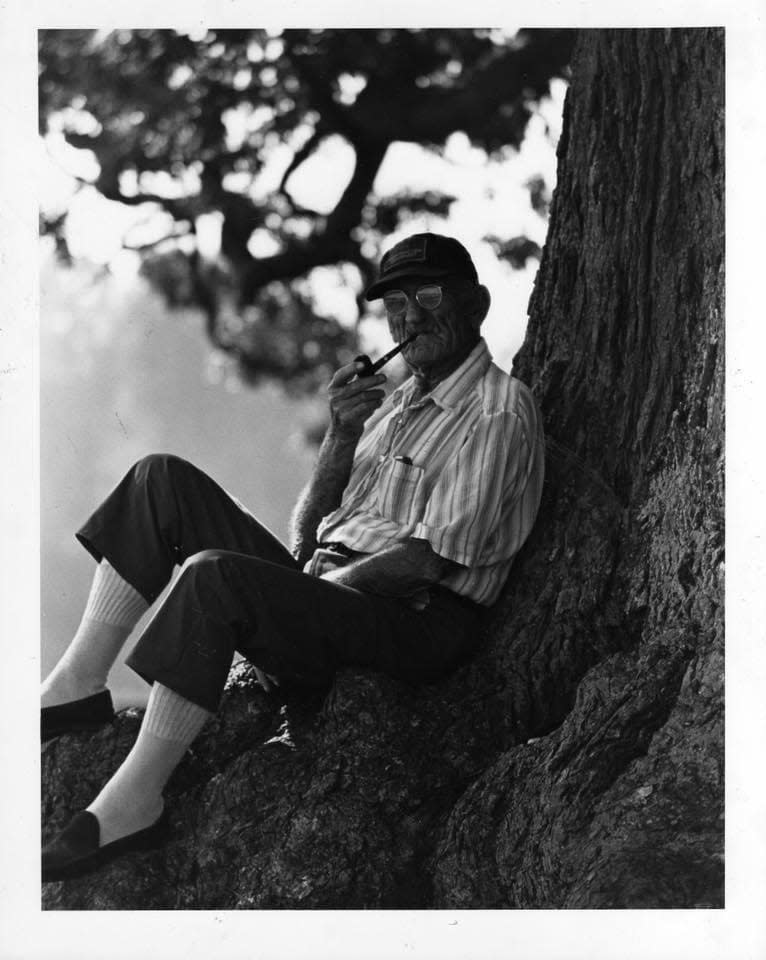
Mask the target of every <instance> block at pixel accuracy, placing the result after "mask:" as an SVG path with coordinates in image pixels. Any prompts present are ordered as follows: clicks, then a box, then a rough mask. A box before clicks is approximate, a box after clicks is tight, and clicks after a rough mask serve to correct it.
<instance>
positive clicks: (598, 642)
mask: <svg viewBox="0 0 766 960" xmlns="http://www.w3.org/2000/svg"><path fill="white" fill-rule="evenodd" d="M722 229H723V33H722V31H718V30H673V31H669V30H658V31H597V32H588V33H584V34H583V35H581V37H580V39H579V42H578V46H577V50H576V54H575V59H574V63H573V77H572V85H571V89H570V92H569V95H568V98H567V104H566V110H565V122H564V132H563V135H562V139H561V143H560V146H559V182H558V186H557V189H556V194H555V199H554V206H553V210H552V218H551V229H550V235H549V238H548V242H547V244H546V248H545V252H544V256H543V262H542V265H541V269H540V272H539V276H538V281H537V286H536V288H535V293H534V295H533V298H532V302H531V320H530V326H529V331H528V334H527V339H526V342H525V345H524V348H523V349H522V351H521V353H520V354H519V356H518V357H517V364H516V372H517V374H518V375H519V376H521V377H522V379H525V380H526V381H527V382H528V383H530V384H532V385H533V386H534V388H535V391H536V394H537V396H538V398H539V400H540V402H541V405H542V408H543V411H544V415H545V422H546V427H547V431H548V435H549V437H550V440H551V443H550V449H549V462H548V476H547V483H546V488H545V493H544V501H543V505H542V510H541V515H540V520H539V522H538V524H537V526H536V528H535V530H534V532H533V535H532V537H531V539H530V541H529V543H528V544H527V546H526V547H525V548H524V550H523V553H522V555H521V556H520V558H519V560H518V562H517V563H516V565H515V567H514V571H513V575H512V577H511V580H510V582H509V584H508V587H507V589H506V591H505V593H504V595H503V597H502V598H501V600H500V602H499V603H498V604H497V606H496V608H495V609H494V610H493V611H492V612H491V614H490V615H489V616H488V621H487V627H486V631H485V635H484V637H483V639H482V643H481V647H480V649H479V652H478V654H477V656H476V658H475V659H474V660H473V661H472V663H470V664H469V665H467V666H466V667H464V668H462V669H461V670H460V671H458V672H457V673H456V674H455V675H454V676H453V677H451V678H450V679H449V680H448V681H447V682H445V683H443V684H440V685H438V686H435V687H428V688H425V689H419V690H414V689H409V688H407V687H405V686H403V685H401V684H398V683H396V682H394V681H392V680H390V679H387V678H385V677H382V676H379V675H374V674H370V673H367V672H364V671H355V670H347V671H344V672H343V673H342V674H340V675H339V676H338V678H337V680H336V682H335V683H334V685H333V688H332V690H331V691H329V692H328V694H327V696H326V697H317V698H315V699H314V700H305V699H304V700H302V699H300V698H298V697H294V696H289V697H287V702H286V703H284V704H283V703H280V702H279V700H278V699H276V698H274V697H273V696H267V695H266V694H264V693H262V692H261V691H260V690H259V688H257V687H256V686H255V685H254V683H253V682H252V679H251V677H250V674H249V672H248V669H247V668H238V669H237V670H235V672H234V676H233V680H232V684H231V689H230V692H229V695H228V697H227V699H226V702H225V707H224V709H223V711H222V713H221V715H220V716H219V718H218V719H217V720H216V721H215V724H214V725H213V726H212V728H211V729H210V730H209V731H207V732H206V733H205V734H203V736H202V737H201V739H200V741H199V742H198V744H197V745H195V748H194V750H193V752H192V754H191V755H190V757H189V758H188V759H187V760H186V761H184V763H183V764H182V766H181V767H180V768H179V770H178V771H177V773H176V775H175V776H174V778H173V780H172V781H171V785H170V790H169V805H170V809H171V811H172V821H173V836H172V839H171V842H170V844H169V845H168V846H167V847H166V848H165V849H163V850H162V851H159V852H155V853H150V854H141V855H133V856H129V857H126V858H125V859H123V860H121V861H119V862H117V863H115V864H113V865H111V866H109V867H106V868H104V869H103V870H101V871H100V872H99V873H98V874H96V875H94V876H92V877H86V878H83V879H81V880H78V881H72V882H69V883H66V884H51V885H48V886H47V887H46V888H45V891H44V906H45V907H47V908H49V909H51V908H53V909H55V908H58V909H61V908H64V909H87V908H91V909H94V908H95V909H100V908H113V909H114V908H120V909H141V908H154V909H157V908H163V907H181V908H218V909H221V908H248V907H250V908H254V907H264V908H301V907H321V908H386V907H396V908H428V907H436V908H503V907H511V908H522V907H523V908H546V907H547V908H551V907H588V908H594V907H612V908H619V907H634V908H638V907H693V906H714V907H719V906H722V905H723V757H722V752H723V729H722V728H723V515H722V514H723V411H724V373H723V359H724V358H723V312H722V309H723V308H722V294H723V273H722V271H723V239H722ZM137 725H138V718H137V716H135V715H134V714H133V713H127V714H123V715H122V716H121V717H120V718H119V720H118V722H117V724H116V726H115V728H114V729H108V730H105V731H103V732H101V733H99V734H97V735H95V736H90V737H87V736H82V735H77V736H75V735H73V736H70V737H62V738H60V739H59V740H57V741H53V742H52V743H50V744H49V745H47V746H46V747H45V749H44V753H43V775H44V783H45V785H46V789H45V791H44V797H43V820H44V823H45V830H46V834H47V833H49V832H51V831H53V830H55V829H57V828H59V827H60V826H61V825H62V824H63V823H64V822H65V820H66V819H67V818H68V816H69V815H70V814H71V813H72V812H73V811H74V810H76V809H79V808H81V807H82V806H83V805H85V804H86V803H87V802H88V801H89V800H90V799H91V797H92V795H93V793H94V791H95V790H97V789H98V788H99V786H100V784H101V783H102V782H103V781H105V780H106V779H107V778H108V776H109V775H110V774H111V772H112V771H113V770H114V768H115V766H116V764H117V763H118V762H119V760H120V758H121V757H122V756H123V755H124V754H125V753H126V752H127V750H128V748H129V745H130V743H131V741H132V738H133V735H134V733H135V730H136V728H137Z"/></svg>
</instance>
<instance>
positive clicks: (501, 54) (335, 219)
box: [39, 29, 572, 385]
mask: <svg viewBox="0 0 766 960" xmlns="http://www.w3.org/2000/svg"><path fill="white" fill-rule="evenodd" d="M571 46H572V33H571V32H570V31H562V30H521V31H519V32H518V33H516V34H515V35H514V36H512V37H509V36H506V35H502V34H500V33H498V32H497V31H493V30H490V29H457V30H455V29H426V30H411V29H372V30H361V29H348V30H338V29H327V30H320V29H315V30H309V29H295V30H292V29H291V30H284V31H267V30H215V31H208V32H207V33H205V35H204V36H198V37H195V36H193V35H189V34H185V33H181V32H176V31H171V30H117V31H114V32H109V33H103V32H100V31H94V30H43V31H41V32H40V83H39V91H40V124H41V132H42V133H46V132H47V131H48V130H49V129H51V128H52V124H53V123H54V122H55V123H56V124H57V129H59V130H60V131H61V133H63V135H64V137H65V138H66V140H67V142H68V143H69V144H70V145H72V146H74V147H76V148H80V149H88V150H90V151H92V153H93V154H94V155H95V158H96V160H97V163H98V174H97V176H96V178H95V180H94V182H93V185H94V186H95V187H96V189H97V190H98V191H99V192H100V193H101V194H102V195H103V196H104V197H106V198H108V199H110V200H115V201H119V202H120V203H124V204H130V205H134V206H135V205H139V204H152V205H154V207H155V208H156V209H158V210H160V211H163V212H164V214H165V215H166V220H167V222H168V225H169V228H168V231H167V234H166V235H165V236H163V237H162V238H161V239H160V240H159V241H156V242H152V243H150V244H146V245H144V246H142V247H140V248H139V249H140V253H141V256H142V260H143V268H142V269H143V271H144V273H145V275H146V276H147V277H149V279H150V280H151V281H152V282H153V283H154V284H155V285H156V286H157V287H158V288H159V289H160V290H161V291H162V292H163V294H164V295H165V297H166V298H167V301H168V303H169V304H170V305H174V306H178V305H196V306H199V307H201V308H202V309H203V310H204V313H205V316H206V322H207V331H208V334H209V336H210V339H211V341H212V342H213V343H214V344H215V345H216V346H217V347H219V348H221V349H223V350H225V351H227V352H228V353H230V354H233V355H234V356H235V357H236V358H237V360H238V362H239V365H240V368H241V372H242V374H243V375H244V376H245V377H246V378H250V379H253V378H255V377H256V376H258V375H259V374H263V373H270V374H273V375H277V376H279V377H281V378H283V379H284V380H286V381H288V382H291V383H293V384H298V383H302V384H304V385H305V384H306V383H308V382H313V381H314V378H315V377H316V376H317V374H319V375H321V376H324V373H325V368H326V367H327V366H328V365H329V366H335V365H337V363H338V362H339V361H340V360H343V359H345V358H346V357H347V356H348V354H349V352H350V351H352V350H353V346H354V345H353V340H354V339H355V334H354V332H353V331H349V330H347V329H345V328H344V327H342V326H341V325H340V324H338V322H337V321H336V320H335V319H333V318H330V317H325V316H321V315H320V312H319V311H318V310H317V307H316V303H315V301H314V298H313V296H312V286H311V282H310V277H311V273H312V271H313V270H315V269H316V268H318V267H333V268H335V267H338V266H339V265H340V268H341V269H343V270H344V274H343V276H344V280H345V281H346V282H347V283H350V284H351V286H352V287H353V289H354V291H355V295H356V297H357V300H358V301H359V302H360V304H361V295H362V291H363V290H364V288H365V286H366V285H367V284H368V283H369V282H370V281H371V280H372V278H373V276H374V269H375V264H376V261H377V259H378V254H379V250H380V245H381V242H382V239H383V238H384V237H385V236H387V235H388V234H389V233H391V232H392V231H393V230H394V229H395V228H396V227H397V226H398V225H399V224H400V223H402V222H404V221H406V219H407V217H408V216H411V215H412V214H413V213H417V212H423V211H427V212H431V213H434V214H446V213H447V212H448V210H449V207H450V204H451V202H452V201H453V200H454V197H451V196H449V195H446V194H445V193H443V192H441V191H440V190H439V189H438V185H435V186H434V188H433V189H431V190H428V191H424V192H413V191H406V192H403V193H399V194H397V195H395V196H378V195H376V194H375V193H374V190H373V184H374V181H375V177H376V174H377V173H378V171H379V169H380V167H381V164H382V162H383V159H384V157H385V155H386V152H387V150H388V148H389V147H390V146H391V144H393V143H394V142H396V141H409V142H414V143H418V144H421V145H423V146H425V147H426V148H428V149H431V150H434V151H437V152H438V151H440V150H442V149H443V148H444V145H445V142H446V141H447V139H448V138H449V136H450V135H451V134H452V133H454V132H455V131H463V132H464V133H465V134H466V135H467V136H468V138H469V139H470V141H471V143H472V144H473V145H474V146H477V147H480V148H481V149H483V150H485V151H486V152H487V153H488V154H496V153H499V152H501V151H503V150H506V149H508V148H518V146H519V145H520V143H521V141H522V139H523V137H524V133H525V129H526V126H527V122H528V120H529V118H530V116H531V113H532V111H533V109H534V107H535V105H536V103H537V102H538V101H539V100H540V99H541V98H542V97H543V96H545V95H546V94H547V93H548V92H549V84H550V81H551V79H552V78H554V77H565V76H566V74H567V63H568V60H569V57H570V53H571ZM233 121H236V123H235V122H233ZM332 137H340V138H342V139H343V141H345V143H346V144H348V145H350V147H351V148H352V150H353V154H354V165H353V172H352V173H351V175H350V178H349V180H348V183H347V184H346V186H345V188H344V189H343V191H342V194H341V196H340V198H339V200H338V201H337V203H336V204H335V206H334V208H332V209H331V210H329V211H327V210H319V209H312V208H310V207H307V206H305V205H304V204H302V203H300V202H299V200H298V199H296V197H295V196H294V195H293V192H291V183H290V181H291V177H292V175H293V174H294V173H295V172H296V171H297V170H298V169H299V168H300V167H301V166H302V165H303V164H304V163H306V161H308V160H309V159H310V158H311V157H312V156H314V155H315V154H316V152H317V151H318V150H319V149H320V148H321V147H322V145H323V144H324V143H325V142H326V141H328V140H329V139H330V138H332ZM279 149H282V150H284V151H285V152H286V155H287V156H288V157H289V159H288V160H287V162H286V164H285V166H284V170H283V173H282V176H281V179H280V181H279V182H278V183H276V184H273V185H270V186H266V187H264V185H263V182H262V181H263V177H262V174H263V172H264V169H265V166H266V163H267V160H268V158H269V157H270V156H271V155H273V152H274V151H275V150H279ZM530 190H531V192H532V199H533V203H544V197H543V198H541V187H540V183H539V182H533V183H532V184H530ZM210 214H214V215H215V216H217V217H218V219H219V222H220V251H219V252H218V254H217V255H216V256H215V257H212V258H211V257H209V256H206V255H205V254H204V251H201V250H200V244H199V243H198V242H197V241H198V235H199V228H200V224H201V223H202V222H203V220H204V218H205V216H206V215H210ZM42 229H43V232H45V233H49V234H52V235H54V236H55V237H56V241H57V249H58V250H59V252H60V253H61V254H62V256H63V257H65V258H66V257H67V255H68V251H67V246H66V215H65V214H64V215H61V216H55V217H49V218H47V219H44V220H43V223H42ZM259 237H260V238H261V240H263V239H267V240H268V244H267V249H268V251H269V252H268V253H267V254H266V255H264V254H263V248H262V246H261V247H260V248H259V246H258V244H254V238H259ZM492 242H493V244H494V246H495V249H496V250H497V252H498V254H499V255H500V256H504V257H506V259H508V260H509V261H510V262H511V263H513V264H516V265H518V264H520V263H521V264H523V262H524V261H525V260H526V257H527V256H535V255H537V254H538V253H539V249H537V248H536V245H535V244H533V243H532V242H531V241H529V240H528V239H527V238H525V237H517V238H492Z"/></svg>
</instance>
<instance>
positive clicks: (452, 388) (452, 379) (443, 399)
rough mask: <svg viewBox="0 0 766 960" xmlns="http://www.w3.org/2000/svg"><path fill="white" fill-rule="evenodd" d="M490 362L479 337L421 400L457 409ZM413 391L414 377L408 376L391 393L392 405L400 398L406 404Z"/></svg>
mask: <svg viewBox="0 0 766 960" xmlns="http://www.w3.org/2000/svg"><path fill="white" fill-rule="evenodd" d="M491 362H492V357H491V355H490V352H489V348H488V347H487V343H486V341H485V340H484V338H483V337H481V338H480V340H479V342H478V343H477V344H476V346H475V347H474V348H473V350H472V351H471V352H470V353H469V354H468V356H467V357H466V358H465V360H464V361H463V362H462V363H461V364H460V366H459V367H458V368H457V370H453V371H452V373H451V374H450V375H449V376H448V377H446V378H445V379H444V380H442V381H441V382H439V383H437V384H436V386H435V387H434V388H433V390H432V391H431V392H430V393H427V394H426V395H425V396H424V397H423V398H422V402H426V401H428V400H433V402H434V403H435V404H436V405H437V406H439V407H441V408H442V409H443V410H457V409H458V407H459V406H460V405H461V404H462V403H463V402H464V401H465V399H466V397H467V396H468V394H469V392H470V390H471V388H472V387H473V385H474V384H475V383H476V382H477V381H478V380H479V379H480V378H481V377H483V376H484V374H485V373H486V372H487V369H488V368H489V365H490V363H491ZM414 391H415V378H414V377H410V378H409V380H405V382H404V383H403V384H402V385H401V387H399V388H398V389H397V390H394V392H393V394H392V395H391V399H392V401H393V403H394V405H397V404H398V403H399V401H400V400H401V399H402V398H404V401H405V405H407V404H408V403H409V401H410V398H411V397H412V394H413V393H414Z"/></svg>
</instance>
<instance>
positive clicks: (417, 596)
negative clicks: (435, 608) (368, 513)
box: [323, 539, 458, 606]
mask: <svg viewBox="0 0 766 960" xmlns="http://www.w3.org/2000/svg"><path fill="white" fill-rule="evenodd" d="M457 566H458V564H456V563H454V562H453V561H452V560H445V559H444V557H440V556H439V555H438V553H434V551H433V549H432V548H431V545H430V544H429V543H428V541H427V540H414V539H410V540H402V541H400V542H399V543H395V544H392V545H391V546H390V547H387V548H386V549H385V550H381V551H380V553H375V554H370V555H369V556H366V557H361V558H360V559H358V560H354V561H352V562H351V563H349V564H347V565H346V566H345V567H340V568H338V569H336V570H333V571H331V572H330V573H326V574H323V579H324V580H332V581H333V582H334V583H342V584H344V586H347V587H354V588H355V589H357V590H364V591H366V592H367V593H377V594H379V595H380V596H384V597H410V598H413V600H414V601H415V603H414V604H413V605H414V606H425V598H424V596H423V591H425V590H427V588H428V587H430V586H433V584H435V583H438V582H439V581H440V580H441V579H442V578H443V577H445V576H446V575H447V573H449V571H450V570H453V569H456V568H457Z"/></svg>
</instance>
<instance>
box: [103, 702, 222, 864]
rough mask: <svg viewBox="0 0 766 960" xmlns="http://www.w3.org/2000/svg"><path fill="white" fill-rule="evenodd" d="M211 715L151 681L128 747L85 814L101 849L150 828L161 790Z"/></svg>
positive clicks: (159, 806)
mask: <svg viewBox="0 0 766 960" xmlns="http://www.w3.org/2000/svg"><path fill="white" fill-rule="evenodd" d="M212 716H213V714H212V713H210V711H209V710H205V709H204V708H203V707H200V706H198V705H197V704H196V703H192V702H191V701H190V700H186V699H185V698H184V697H182V696H181V695H180V694H178V693H175V691H173V690H170V689H169V688H168V687H165V686H163V685H162V684H161V683H155V684H154V685H153V686H152V692H151V694H150V695H149V703H148V705H147V708H146V713H145V714H144V719H143V722H142V724H141V729H140V730H139V731H138V737H137V739H136V742H135V744H134V745H133V749H132V750H131V751H130V753H129V754H128V755H127V757H126V758H125V760H124V761H123V762H122V765H121V766H120V768H119V769H118V770H117V772H116V773H115V774H114V776H113V777H112V779H111V780H110V781H109V782H108V783H107V784H106V785H105V786H104V788H103V790H102V791H101V793H99V795H98V796H97V797H96V799H95V800H94V801H93V803H91V804H90V806H89V807H88V810H90V812H91V813H93V814H95V816H96V817H97V818H98V822H99V827H100V831H101V832H100V841H101V846H103V845H104V844H106V843H112V841H114V840H119V838H120V837H124V836H126V835H127V834H129V833H135V832H136V831H137V830H143V829H144V828H145V827H149V826H151V824H152V823H154V821H155V820H156V819H157V818H158V817H159V816H160V814H161V813H162V809H163V799H162V791H163V790H164V788H165V784H166V783H167V782H168V780H169V779H170V775H171V774H172V773H173V771H174V770H175V768H176V767H177V766H178V764H179V763H180V762H181V759H182V758H183V755H184V754H185V753H186V751H187V750H188V748H189V746H190V744H191V743H192V741H193V740H194V738H195V737H196V736H197V734H198V733H199V732H200V730H201V729H202V727H203V726H204V725H205V723H206V722H207V720H208V719H209V718H210V717H212Z"/></svg>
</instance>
